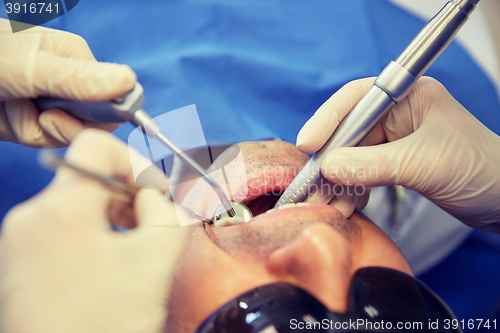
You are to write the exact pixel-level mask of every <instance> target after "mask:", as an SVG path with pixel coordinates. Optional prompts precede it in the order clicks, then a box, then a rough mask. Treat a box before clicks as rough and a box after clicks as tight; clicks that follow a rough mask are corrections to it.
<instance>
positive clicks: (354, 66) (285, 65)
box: [0, 0, 500, 325]
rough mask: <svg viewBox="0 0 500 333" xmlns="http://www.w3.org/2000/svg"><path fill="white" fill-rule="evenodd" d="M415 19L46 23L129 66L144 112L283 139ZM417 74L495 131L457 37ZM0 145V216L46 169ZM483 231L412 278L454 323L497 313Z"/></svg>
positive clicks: (158, 18)
mask: <svg viewBox="0 0 500 333" xmlns="http://www.w3.org/2000/svg"><path fill="white" fill-rule="evenodd" d="M2 15H3V16H2V17H5V12H3V13H2ZM423 24H424V22H422V21H421V20H419V19H417V18H415V17H414V16H412V15H410V14H408V13H406V12H404V11H403V10H401V9H399V8H397V7H395V6H394V5H392V4H390V3H388V2H386V1H383V0H349V1H339V0H337V1H331V0H322V1H320V0H318V1H315V2H306V1H271V0H259V1H256V0H240V1H224V0H212V1H201V0H191V1H180V0H172V1H159V0H156V1H131V0H120V1H118V0H109V1H105V2H103V1H98V0H82V1H80V3H79V4H78V5H77V6H76V7H75V8H74V9H73V10H72V11H70V12H69V13H67V14H66V15H64V16H62V17H60V18H58V19H57V20H55V21H52V22H50V23H48V24H47V25H46V26H48V27H52V28H56V29H62V30H67V31H70V32H73V33H76V34H79V35H81V36H83V37H84V38H85V39H86V40H87V42H88V43H89V45H90V47H91V49H92V50H93V52H94V55H95V56H96V58H97V59H98V60H100V61H109V62H117V63H125V64H128V65H129V66H131V67H132V68H133V69H134V70H135V71H136V73H137V74H138V80H139V82H141V84H142V85H143V86H144V88H145V92H146V102H145V104H144V107H145V109H146V110H147V111H148V112H150V113H151V114H153V115H154V116H156V115H159V114H162V113H164V112H167V111H170V110H174V109H177V108H180V107H183V106H186V105H190V104H196V107H197V110H198V112H199V115H200V119H201V124H202V127H203V130H204V133H205V137H206V139H207V141H208V142H221V141H222V142H238V141H246V140H258V139H262V138H269V137H281V138H283V139H285V140H288V141H291V142H294V140H295V137H296V135H297V133H298V131H299V129H300V128H301V126H302V125H303V124H304V123H305V122H306V120H307V119H308V118H309V117H310V116H311V115H312V114H313V113H314V111H315V110H316V109H317V108H318V107H319V106H320V105H321V104H322V103H323V102H324V101H325V100H326V99H327V98H328V97H329V96H330V95H332V94H333V93H334V92H335V91H336V90H337V89H339V88H340V87H341V86H342V85H344V84H345V83H347V82H349V81H351V80H353V79H357V78H362V77H367V76H375V75H377V74H379V73H380V71H381V70H382V69H383V68H384V67H385V65H387V63H388V62H389V61H390V60H393V59H395V58H396V57H397V56H398V55H399V53H400V52H401V51H402V50H403V49H404V47H405V46H406V45H407V44H408V43H409V42H410V40H411V39H412V38H413V37H414V36H415V35H416V33H417V32H418V31H419V30H420V29H421V28H422V26H423ZM426 75H428V76H432V77H434V78H436V79H438V80H439V81H440V82H442V83H443V84H444V85H445V86H446V87H447V89H448V90H449V91H450V93H451V94H452V95H453V96H454V97H455V98H456V99H457V100H458V101H459V102H460V103H462V104H463V105H464V106H465V107H466V108H467V109H468V110H470V111H471V112H472V113H473V114H474V115H475V116H476V117H477V118H478V119H479V120H480V121H481V122H483V123H484V124H485V125H486V126H488V127H489V128H490V129H491V130H493V131H495V132H496V133H497V134H500V105H499V101H498V98H497V95H496V91H495V88H494V86H493V85H492V83H491V82H490V81H489V80H488V79H487V77H486V76H485V75H484V73H483V72H482V71H481V70H480V69H479V68H478V67H477V66H476V64H475V63H474V62H473V61H472V60H471V59H470V57H469V56H468V55H467V53H466V52H465V51H464V50H463V49H462V48H461V47H460V46H459V45H458V44H457V43H455V42H453V43H452V44H451V45H450V46H449V47H448V49H447V50H445V51H444V52H443V54H442V55H441V57H440V58H439V59H437V61H436V62H435V64H434V65H432V66H431V67H430V69H429V70H428V71H427V73H426ZM132 129H133V128H132V127H131V126H130V125H128V124H124V125H123V126H121V127H120V128H119V129H118V130H116V132H115V135H117V136H118V137H120V138H121V139H122V140H124V141H127V136H128V134H129V133H130V132H131V131H132ZM0 147H1V151H2V159H1V160H0V166H1V168H2V170H3V172H2V173H1V175H0V181H1V184H2V190H1V192H0V216H4V214H5V213H6V212H7V210H8V209H10V208H11V207H12V206H13V205H15V204H18V203H20V202H22V201H24V200H26V199H28V198H29V197H31V196H32V195H34V194H35V193H37V192H38V191H39V190H41V189H42V188H43V187H44V186H45V185H46V184H47V183H48V182H49V181H50V179H51V178H52V174H51V173H50V172H46V171H43V170H42V169H41V168H40V167H38V166H37V163H36V150H34V149H30V148H24V147H20V146H18V145H14V144H10V143H0ZM478 235H479V236H478ZM483 236H484V234H483V233H480V232H475V233H473V236H472V237H471V238H469V239H468V240H467V241H466V242H465V243H464V245H463V246H462V247H461V248H460V249H459V250H457V251H456V252H455V253H454V254H453V255H452V257H450V258H448V259H447V260H446V261H444V262H443V263H442V264H441V265H439V266H438V267H436V268H435V269H433V270H432V271H430V272H428V273H426V274H425V275H424V276H422V278H423V279H424V280H425V281H426V282H427V283H428V284H429V285H430V286H431V287H433V288H434V289H435V290H436V292H437V293H438V294H441V295H442V297H443V298H444V299H445V301H447V302H448V304H449V305H450V307H451V308H452V309H453V310H454V311H455V313H456V314H457V316H458V318H459V319H469V318H483V319H487V318H494V317H495V316H498V315H499V314H500V309H499V307H500V305H499V304H500V303H499V302H500V301H499V299H500V288H499V284H498V283H495V282H496V281H499V280H500V271H499V267H500V249H499V248H498V247H494V246H490V245H487V244H490V243H491V244H494V243H495V242H497V243H498V242H500V238H499V237H498V236H499V235H488V237H490V238H491V239H490V238H488V239H489V240H488V241H485V244H482V243H481V241H479V239H482V238H481V237H483ZM483 238H484V237H483ZM488 242H489V243H488ZM486 243H487V244H486ZM488 316H489V317H488ZM499 325H500V322H499Z"/></svg>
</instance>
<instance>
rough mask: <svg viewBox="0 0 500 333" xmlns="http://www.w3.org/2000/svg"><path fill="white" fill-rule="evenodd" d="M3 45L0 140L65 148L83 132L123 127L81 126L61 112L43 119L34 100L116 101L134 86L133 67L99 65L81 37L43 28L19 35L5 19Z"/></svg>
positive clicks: (0, 21) (1, 25)
mask: <svg viewBox="0 0 500 333" xmlns="http://www.w3.org/2000/svg"><path fill="white" fill-rule="evenodd" d="M0 45H1V47H0V141H11V142H15V143H20V144H23V145H25V146H30V147H63V146H67V145H68V144H69V143H70V142H71V140H72V139H73V138H74V137H75V136H76V135H77V134H78V133H79V132H80V131H81V130H83V129H84V128H87V127H97V128H101V129H106V130H108V131H111V130H114V129H115V128H116V127H118V125H119V124H107V125H103V124H96V123H90V122H85V121H83V122H82V121H80V120H77V119H75V118H74V117H72V116H70V115H68V114H67V113H65V112H63V111H61V110H47V111H45V112H43V113H42V114H40V113H39V112H38V110H37V109H36V107H35V106H34V104H33V103H32V102H31V100H30V98H36V97H39V96H51V97H60V98H68V99H74V100H82V101H94V102H97V101H105V100H111V99H113V98H116V97H118V96H121V95H123V94H125V93H127V92H128V91H130V90H131V89H132V88H133V87H134V83H135V81H136V76H135V73H134V72H133V71H132V70H131V69H130V68H129V67H127V66H123V65H117V64H109V63H99V62H97V61H96V60H95V58H94V56H93V55H92V52H91V51H90V49H89V47H88V45H87V43H86V42H85V40H84V39H83V38H81V37H80V36H77V35H74V34H71V33H68V32H63V31H58V30H53V29H48V28H43V27H34V28H31V29H28V30H26V31H22V32H17V33H15V34H14V33H12V30H11V27H10V23H9V21H8V20H5V19H0Z"/></svg>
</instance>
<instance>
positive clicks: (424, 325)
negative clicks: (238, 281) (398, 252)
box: [195, 267, 461, 333]
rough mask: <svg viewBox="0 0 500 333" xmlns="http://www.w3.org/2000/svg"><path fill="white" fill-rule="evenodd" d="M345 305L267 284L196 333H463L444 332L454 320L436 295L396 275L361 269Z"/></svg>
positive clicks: (224, 308)
mask: <svg viewBox="0 0 500 333" xmlns="http://www.w3.org/2000/svg"><path fill="white" fill-rule="evenodd" d="M349 302H350V303H349V312H348V313H346V314H336V313H333V312H331V311H329V310H328V309H327V308H326V307H325V306H324V305H323V304H322V303H320V302H319V301H318V300H317V299H316V298H315V297H313V296H312V295H310V294H309V293H307V292H306V291H304V290H302V289H300V288H298V287H295V286H293V285H290V284H287V283H273V284H268V285H265V286H262V287H258V288H255V289H253V290H251V291H248V292H246V293H244V294H242V295H240V296H238V297H236V298H235V299H233V300H232V301H230V302H228V303H226V304H225V305H223V306H222V307H221V308H220V309H219V310H217V311H216V312H214V313H213V314H212V315H211V316H210V317H209V318H207V319H206V320H205V322H203V324H201V325H200V327H199V328H198V330H197V331H196V332H195V333H226V332H227V333H229V332H238V333H288V332H299V331H301V330H304V329H306V330H307V331H308V332H332V331H342V332H350V331H355V332H389V331H399V332H433V333H440V332H446V333H452V332H461V331H460V329H456V330H453V329H451V328H449V327H446V325H445V323H446V321H445V320H446V319H449V320H452V319H455V317H454V315H453V313H452V312H451V310H450V309H449V308H448V307H447V306H446V304H445V303H444V302H443V301H442V300H441V299H440V298H439V297H438V296H437V295H436V294H434V293H433V292H432V291H431V290H430V289H428V288H427V287H426V286H425V285H424V284H423V283H421V282H419V281H418V280H416V279H415V278H413V277H411V276H409V275H406V274H404V273H401V272H398V271H395V270H391V269H387V268H380V267H366V268H362V269H359V270H358V271H357V272H356V274H355V275H354V278H353V281H352V285H351V294H350V301H349ZM325 319H326V323H327V325H322V323H323V322H324V320H325ZM435 323H437V325H436V324H435ZM346 324H347V325H346ZM382 325H383V326H382ZM448 326H450V325H448Z"/></svg>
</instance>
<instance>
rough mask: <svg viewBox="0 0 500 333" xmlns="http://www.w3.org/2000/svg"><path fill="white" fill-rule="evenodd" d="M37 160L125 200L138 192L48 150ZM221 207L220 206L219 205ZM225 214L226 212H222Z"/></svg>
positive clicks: (122, 182)
mask: <svg viewBox="0 0 500 333" xmlns="http://www.w3.org/2000/svg"><path fill="white" fill-rule="evenodd" d="M38 160H39V163H40V165H42V166H43V167H44V168H46V169H48V170H52V171H56V170H57V169H58V168H59V167H66V168H69V169H71V170H74V171H76V172H78V173H80V174H82V175H83V176H85V177H88V178H91V179H94V180H97V181H98V182H100V183H101V184H103V185H105V186H106V187H108V188H109V189H111V190H113V191H115V192H118V193H121V194H123V195H125V196H126V197H127V198H133V197H134V196H135V195H136V193H137V191H138V190H139V189H138V188H137V187H134V186H131V185H130V184H127V183H125V182H124V181H122V180H120V179H117V178H113V177H110V176H106V175H102V174H99V173H96V172H93V171H90V170H87V169H84V168H82V167H80V166H78V165H75V164H73V163H70V162H68V161H66V160H64V159H63V158H61V157H60V156H59V155H58V154H56V153H54V152H52V151H48V150H42V151H41V152H40V154H39V155H38ZM181 207H182V208H183V209H184V210H185V211H186V212H187V213H188V215H189V216H191V217H194V218H196V219H198V220H200V221H202V222H208V223H212V221H211V220H209V219H206V218H204V217H203V216H200V215H198V214H196V213H194V212H193V211H192V210H190V209H189V208H187V207H184V206H182V205H181ZM221 207H222V205H221ZM224 213H227V212H224Z"/></svg>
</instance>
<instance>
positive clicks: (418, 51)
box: [275, 0, 479, 208]
mask: <svg viewBox="0 0 500 333" xmlns="http://www.w3.org/2000/svg"><path fill="white" fill-rule="evenodd" d="M478 2H479V0H451V1H449V2H448V3H447V4H446V5H445V6H444V7H443V8H442V9H441V11H439V13H437V14H436V16H434V17H433V18H432V19H431V20H430V21H429V22H428V23H427V24H426V25H425V26H424V27H423V29H422V30H421V31H420V32H419V33H418V35H417V36H416V37H415V38H414V39H413V40H412V41H411V43H410V44H409V45H408V46H407V47H406V49H405V50H404V51H403V53H401V55H400V56H399V57H398V58H397V59H396V61H391V63H389V65H388V66H387V67H386V68H385V69H384V70H383V71H382V73H380V75H379V76H378V77H377V79H376V80H375V83H374V85H373V86H372V87H371V88H370V90H369V91H368V92H367V93H366V94H365V96H364V97H363V98H362V99H361V100H360V101H359V102H358V104H357V105H356V106H355V107H354V108H353V109H352V111H351V112H350V113H349V114H348V115H347V116H346V117H345V119H344V120H343V121H342V122H341V123H340V125H339V126H338V127H337V129H336V130H335V131H334V132H333V134H332V136H331V137H330V138H329V139H328V141H327V142H326V143H325V145H324V146H323V147H322V148H321V149H320V150H318V152H316V154H314V156H313V157H312V158H311V159H310V160H309V161H308V162H307V163H306V165H305V166H304V168H302V170H301V171H300V172H299V174H298V175H297V176H296V177H295V178H294V179H293V181H292V182H291V183H290V185H289V186H288V188H287V189H286V191H285V192H284V193H283V195H282V196H281V197H280V199H279V200H278V202H277V203H276V205H275V208H280V207H281V206H283V205H284V204H287V203H296V202H301V201H304V200H305V199H306V198H307V197H308V196H309V192H310V189H311V190H314V189H318V190H319V189H321V188H322V186H323V185H324V184H325V183H329V182H328V181H327V180H326V179H325V178H324V177H323V175H322V174H321V163H322V161H323V159H324V158H325V156H326V155H327V154H328V153H329V152H331V151H332V150H333V149H336V148H340V147H354V146H357V145H358V144H359V143H360V142H361V141H362V140H363V139H364V138H365V137H366V136H367V135H368V134H369V133H370V132H371V130H372V129H373V128H374V127H375V126H376V125H377V124H378V123H379V122H380V121H381V120H382V119H383V118H384V116H385V115H386V114H387V113H388V112H389V110H390V109H392V107H394V106H395V105H396V104H397V103H399V102H401V101H402V100H403V99H404V98H405V97H406V95H408V93H409V92H410V91H411V89H412V88H413V86H414V85H415V84H416V82H417V80H418V79H419V78H420V77H421V76H422V75H423V74H424V72H425V71H426V70H427V68H429V66H430V65H431V64H432V63H433V62H434V60H436V58H437V57H438V56H439V55H440V54H441V52H443V50H444V49H445V48H446V47H447V46H448V44H449V43H450V42H451V41H452V40H453V37H455V35H456V33H457V32H458V30H460V28H461V27H462V25H463V24H464V23H465V22H466V21H467V19H468V18H469V15H470V14H471V13H472V11H473V10H474V9H475V7H476V5H477V4H478ZM330 184H331V183H330ZM311 192H312V191H311Z"/></svg>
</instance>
